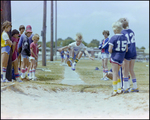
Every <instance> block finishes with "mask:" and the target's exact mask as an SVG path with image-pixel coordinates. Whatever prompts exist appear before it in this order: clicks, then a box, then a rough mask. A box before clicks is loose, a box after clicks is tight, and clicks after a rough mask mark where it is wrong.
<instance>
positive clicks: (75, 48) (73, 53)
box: [59, 33, 94, 71]
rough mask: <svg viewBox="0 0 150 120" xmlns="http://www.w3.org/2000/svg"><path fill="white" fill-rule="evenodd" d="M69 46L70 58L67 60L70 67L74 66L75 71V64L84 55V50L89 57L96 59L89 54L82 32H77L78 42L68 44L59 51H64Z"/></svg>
mask: <svg viewBox="0 0 150 120" xmlns="http://www.w3.org/2000/svg"><path fill="white" fill-rule="evenodd" d="M67 48H70V52H69V56H70V59H69V60H68V61H67V64H68V66H69V67H71V66H72V70H73V71H74V70H75V66H76V64H77V63H78V61H79V59H80V58H81V57H82V54H83V52H82V51H84V52H85V54H86V55H87V56H88V57H89V59H92V60H94V58H92V57H91V56H90V55H89V53H88V51H87V50H86V46H85V45H84V44H83V43H82V35H81V34H80V33H77V34H76V42H73V43H71V44H69V45H68V46H65V47H63V48H60V49H59V51H62V50H64V49H67Z"/></svg>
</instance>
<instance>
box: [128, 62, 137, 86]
mask: <svg viewBox="0 0 150 120" xmlns="http://www.w3.org/2000/svg"><path fill="white" fill-rule="evenodd" d="M134 63H135V60H131V61H130V66H129V71H130V74H131V76H132V82H133V88H134V89H137V82H136V76H135V73H134Z"/></svg>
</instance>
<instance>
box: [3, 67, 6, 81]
mask: <svg viewBox="0 0 150 120" xmlns="http://www.w3.org/2000/svg"><path fill="white" fill-rule="evenodd" d="M5 79H6V68H5V67H3V80H5Z"/></svg>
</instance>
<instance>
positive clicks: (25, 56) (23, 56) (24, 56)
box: [21, 54, 29, 59]
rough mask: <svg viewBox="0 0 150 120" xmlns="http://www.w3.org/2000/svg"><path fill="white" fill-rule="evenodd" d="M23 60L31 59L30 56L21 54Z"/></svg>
mask: <svg viewBox="0 0 150 120" xmlns="http://www.w3.org/2000/svg"><path fill="white" fill-rule="evenodd" d="M21 58H22V59H23V58H27V59H29V56H27V55H22V54H21Z"/></svg>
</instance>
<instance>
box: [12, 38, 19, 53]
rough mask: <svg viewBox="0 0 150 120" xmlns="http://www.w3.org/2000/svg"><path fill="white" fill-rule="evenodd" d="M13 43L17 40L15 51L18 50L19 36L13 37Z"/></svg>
mask: <svg viewBox="0 0 150 120" xmlns="http://www.w3.org/2000/svg"><path fill="white" fill-rule="evenodd" d="M11 40H12V43H13V42H16V47H15V51H16V52H17V46H18V42H19V40H18V39H17V38H14V37H11Z"/></svg>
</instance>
